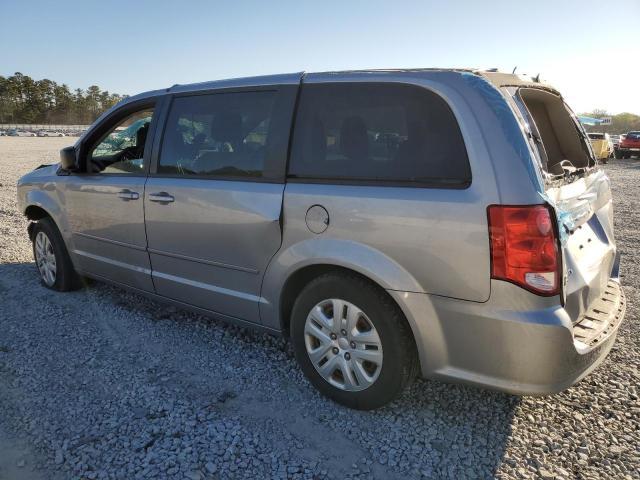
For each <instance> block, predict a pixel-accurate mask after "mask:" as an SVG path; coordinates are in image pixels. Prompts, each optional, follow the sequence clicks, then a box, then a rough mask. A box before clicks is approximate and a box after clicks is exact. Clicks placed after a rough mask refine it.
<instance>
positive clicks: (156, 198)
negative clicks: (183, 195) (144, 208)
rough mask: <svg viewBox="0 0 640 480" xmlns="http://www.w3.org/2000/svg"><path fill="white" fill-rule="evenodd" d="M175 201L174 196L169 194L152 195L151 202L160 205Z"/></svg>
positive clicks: (150, 195) (150, 196)
mask: <svg viewBox="0 0 640 480" xmlns="http://www.w3.org/2000/svg"><path fill="white" fill-rule="evenodd" d="M174 200H175V198H173V195H169V194H168V193H167V192H158V193H150V194H149V201H150V202H158V203H171V202H173V201H174Z"/></svg>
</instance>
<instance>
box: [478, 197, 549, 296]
mask: <svg viewBox="0 0 640 480" xmlns="http://www.w3.org/2000/svg"><path fill="white" fill-rule="evenodd" d="M488 216H489V238H490V242H491V278H495V279H498V280H506V281H508V282H512V283H515V284H516V285H519V286H521V287H523V288H526V289H527V290H529V291H531V292H534V293H537V294H539V295H557V294H559V293H560V265H561V262H560V252H559V250H558V238H557V234H556V227H555V225H554V216H553V215H552V212H551V210H550V207H549V206H547V205H524V206H504V205H490V206H489V208H488Z"/></svg>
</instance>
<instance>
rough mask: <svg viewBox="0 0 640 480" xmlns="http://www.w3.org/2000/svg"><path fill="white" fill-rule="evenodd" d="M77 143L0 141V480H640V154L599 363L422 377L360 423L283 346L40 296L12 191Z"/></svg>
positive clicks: (91, 292)
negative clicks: (531, 388) (468, 380)
mask: <svg viewBox="0 0 640 480" xmlns="http://www.w3.org/2000/svg"><path fill="white" fill-rule="evenodd" d="M69 141H70V140H69V139H66V138H60V139H59V138H13V137H11V138H6V137H1V138H0V184H1V185H2V186H0V406H1V408H0V451H2V447H3V445H5V444H10V445H18V444H20V445H23V446H22V447H20V451H17V452H14V453H15V454H12V455H0V478H4V477H8V478H18V479H19V478H53V479H58V478H60V479H63V478H64V479H66V478H89V479H94V478H95V479H122V478H126V479H138V478H172V479H174V478H175V479H186V478H189V479H202V480H205V479H215V478H220V479H226V478H251V479H253V478H300V479H323V478H380V479H394V478H396V479H404V478H487V477H498V478H504V479H507V478H549V479H551V478H556V479H566V480H569V479H572V478H611V479H632V478H640V450H639V445H640V402H639V401H638V390H637V388H638V387H637V385H638V383H639V382H638V380H639V379H640V374H639V371H638V369H639V365H640V361H639V360H640V341H639V339H638V330H639V328H640V327H639V323H638V288H639V287H640V259H638V252H639V250H638V249H639V247H638V245H639V244H640V208H638V203H637V199H638V198H640V161H638V160H626V161H623V160H620V161H617V160H613V161H612V162H610V164H609V165H608V166H607V171H608V172H609V174H610V176H611V178H612V183H613V189H614V197H615V202H616V203H615V211H616V218H615V222H616V235H617V241H618V245H619V247H620V248H621V250H622V251H623V255H624V256H623V265H622V274H623V281H624V285H625V291H626V294H627V299H628V302H629V304H628V308H627V318H626V320H625V323H624V324H623V326H622V328H621V331H620V334H619V336H618V341H617V344H616V345H615V347H614V349H613V350H612V352H611V354H610V357H609V359H608V360H607V361H606V362H605V363H604V364H603V365H602V366H601V367H600V368H599V369H597V370H596V371H595V372H594V373H593V374H591V375H590V376H589V377H587V378H586V379H585V380H584V381H582V382H581V383H580V384H579V385H577V386H575V387H572V388H570V389H568V390H567V391H565V392H563V393H561V394H558V395H554V396H550V397H543V398H534V397H528V398H517V397H512V396H508V395H503V394H499V393H495V392H489V391H483V390H477V389H472V388H467V387H462V386H456V385H445V384H441V383H437V382H431V381H418V382H417V383H416V384H415V385H413V386H412V387H411V388H410V389H409V391H408V392H407V393H406V394H405V395H404V396H403V397H402V398H401V399H399V400H398V401H397V402H395V403H394V404H392V405H390V406H389V407H386V408H383V409H381V410H378V411H375V412H368V413H367V412H356V411H350V410H346V409H344V408H342V407H340V406H338V405H336V404H334V403H332V402H330V401H328V400H325V399H324V398H322V397H320V396H319V395H318V394H317V393H316V391H315V390H314V389H313V388H312V387H311V386H310V385H309V384H308V383H307V382H306V381H305V379H304V378H303V376H302V374H301V373H300V371H299V369H298V367H297V365H296V363H295V360H294V358H293V356H292V354H291V350H290V348H289V346H288V345H287V343H286V342H285V341H284V340H282V339H278V338H275V337H271V336H268V335H263V334H257V333H254V332H251V331H248V330H243V329H240V328H237V327H231V326H227V325H224V324H222V323H218V322H216V321H213V320H210V319H206V318H204V317H201V316H198V315H193V314H190V313H187V312H184V311H181V310H179V309H175V308H172V307H167V306H165V305H161V304H159V303H155V302H151V301H148V300H146V299H143V298H141V297H139V296H137V295H133V294H130V293H126V292H124V291H122V290H119V289H116V288H112V287H108V286H105V285H101V284H97V283H95V284H93V285H92V286H91V287H89V288H87V289H84V290H82V291H79V292H74V293H70V294H58V293H53V292H50V291H48V290H46V289H45V288H43V287H42V286H41V285H40V283H39V279H38V275H37V273H36V271H35V266H34V265H33V263H32V254H31V247H30V244H29V242H28V240H27V236H26V225H27V222H26V221H25V220H24V219H23V218H22V217H21V216H20V215H19V214H18V213H17V212H16V211H15V208H16V206H15V182H16V180H17V178H18V177H19V176H20V175H21V174H22V173H24V172H26V171H28V170H30V169H32V168H34V167H35V166H37V165H39V164H41V163H50V162H53V161H55V160H56V157H57V154H58V153H57V152H58V150H59V149H60V148H61V147H63V146H65V145H66V144H67V143H68V142H69ZM16 439H20V442H15V441H14V440H16ZM20 460H22V461H24V462H25V463H24V464H23V466H22V467H18V466H17V462H18V461H20ZM21 472H22V473H21ZM9 473H10V475H9ZM20 475H22V476H20Z"/></svg>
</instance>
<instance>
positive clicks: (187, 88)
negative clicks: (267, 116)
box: [124, 68, 558, 103]
mask: <svg viewBox="0 0 640 480" xmlns="http://www.w3.org/2000/svg"><path fill="white" fill-rule="evenodd" d="M386 72H388V73H395V74H401V73H418V72H425V73H426V72H457V73H466V74H473V75H478V76H481V77H483V78H484V79H486V80H487V81H488V82H490V83H491V84H493V85H494V86H495V87H498V88H501V87H510V86H517V87H532V88H544V89H547V90H552V91H553V92H554V93H558V92H557V91H556V90H555V89H554V88H553V87H551V86H549V85H547V84H545V83H543V82H540V81H539V80H538V79H534V78H533V77H527V76H524V75H516V74H513V73H502V72H498V71H495V70H479V69H474V68H397V69H364V70H336V71H327V72H295V73H284V74H276V75H260V76H254V77H240V78H230V79H224V80H213V81H206V82H199V83H190V84H183V85H180V84H175V85H173V86H171V87H169V88H166V89H161V90H151V91H148V92H143V93H140V94H138V95H134V96H131V97H127V99H126V100H124V103H128V102H130V101H135V100H143V99H146V98H152V97H155V96H158V95H162V94H165V93H167V92H170V93H186V92H194V91H202V90H211V89H215V88H237V87H250V86H268V85H296V84H298V83H300V80H301V79H302V77H303V76H304V75H305V74H307V73H308V74H324V75H331V76H333V75H335V76H336V77H340V76H345V77H346V76H349V75H351V74H361V73H386Z"/></svg>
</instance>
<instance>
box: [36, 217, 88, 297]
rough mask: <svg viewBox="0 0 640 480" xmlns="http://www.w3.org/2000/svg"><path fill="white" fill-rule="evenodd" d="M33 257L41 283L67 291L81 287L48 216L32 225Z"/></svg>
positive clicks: (56, 229)
mask: <svg viewBox="0 0 640 480" xmlns="http://www.w3.org/2000/svg"><path fill="white" fill-rule="evenodd" d="M32 236H33V239H32V241H33V258H34V259H35V262H36V268H37V269H38V273H39V274H40V281H41V282H42V284H43V285H44V286H45V287H47V288H50V289H51V290H57V291H59V292H67V291H71V290H77V289H78V288H80V287H82V279H81V277H80V276H79V275H78V274H77V273H76V271H75V269H74V268H73V263H71V258H70V257H69V252H68V251H67V247H66V246H65V244H64V240H63V239H62V235H61V234H60V231H59V230H58V227H57V226H56V224H55V222H54V221H53V220H52V219H51V218H50V217H45V218H42V219H40V220H39V221H38V222H37V223H36V224H35V225H34V227H33V231H32Z"/></svg>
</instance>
